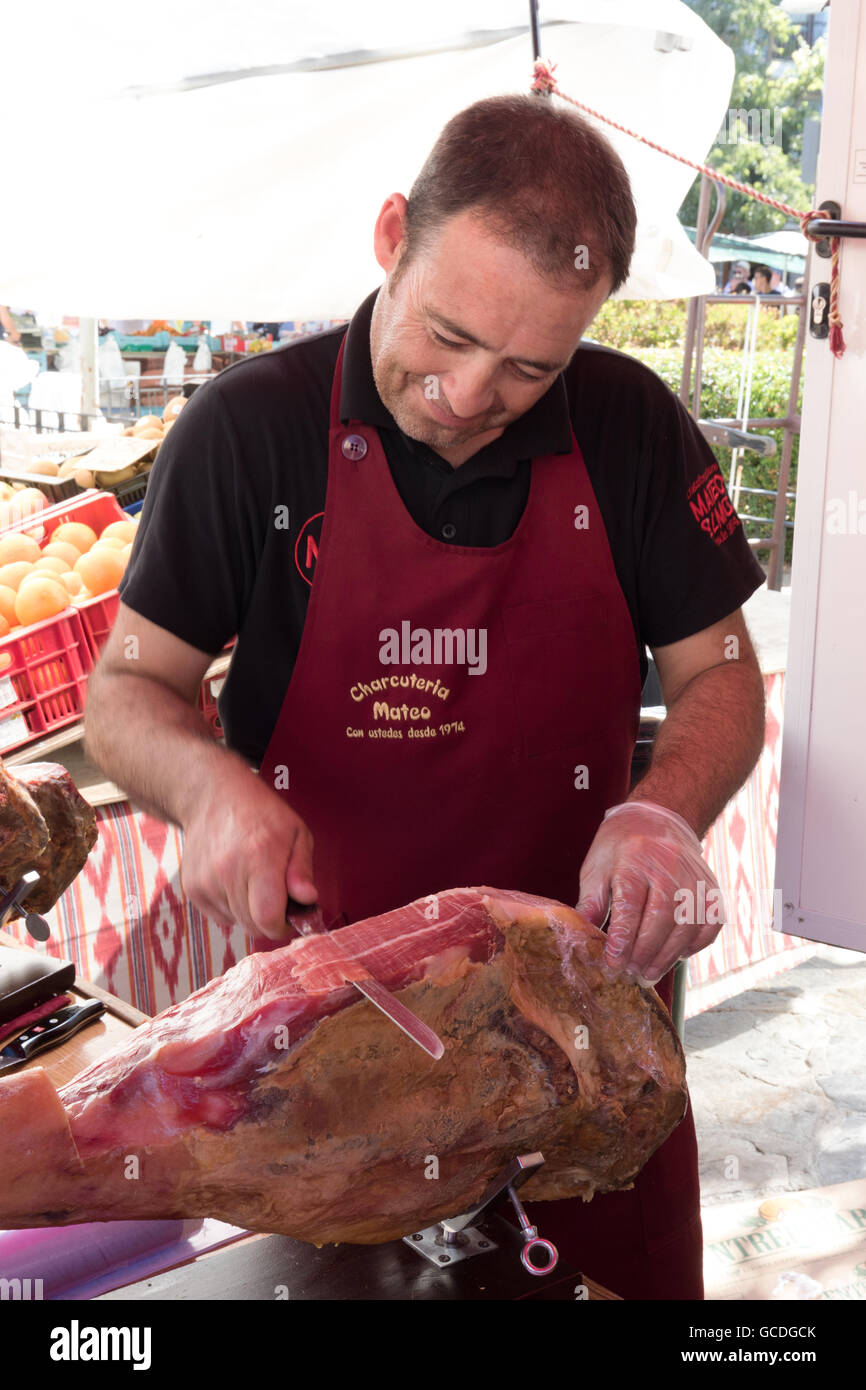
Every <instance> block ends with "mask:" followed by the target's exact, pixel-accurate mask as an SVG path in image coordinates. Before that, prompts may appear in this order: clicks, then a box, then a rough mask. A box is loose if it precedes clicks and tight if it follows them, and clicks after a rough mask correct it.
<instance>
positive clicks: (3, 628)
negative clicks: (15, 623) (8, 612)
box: [0, 613, 9, 637]
mask: <svg viewBox="0 0 866 1390" xmlns="http://www.w3.org/2000/svg"><path fill="white" fill-rule="evenodd" d="M8 636H9V624H8V623H7V621H6V619H5V618H4V617H3V615H2V613H0V637H8Z"/></svg>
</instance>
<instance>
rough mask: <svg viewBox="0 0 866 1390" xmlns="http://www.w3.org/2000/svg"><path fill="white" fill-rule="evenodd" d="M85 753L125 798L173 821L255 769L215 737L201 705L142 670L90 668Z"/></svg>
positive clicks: (180, 821) (182, 819)
mask: <svg viewBox="0 0 866 1390" xmlns="http://www.w3.org/2000/svg"><path fill="white" fill-rule="evenodd" d="M84 733H85V747H86V752H87V754H88V756H89V757H90V758H91V759H92V760H93V762H95V763H96V764H97V765H98V766H99V767H100V768H101V769H102V771H103V772H104V773H105V774H106V776H108V777H110V778H111V779H112V781H114V782H116V783H117V785H118V786H119V787H120V788H121V789H122V790H123V791H125V792H127V793H128V795H129V797H130V799H131V800H132V801H134V802H135V803H136V805H138V806H140V807H141V808H142V809H143V810H145V811H149V812H150V814H151V815H155V816H158V817H159V818H160V819H161V820H166V821H171V822H172V823H173V824H175V825H181V826H182V825H184V824H186V823H187V821H188V819H189V817H190V815H191V813H192V811H193V810H194V809H195V807H196V806H197V805H200V804H201V803H202V801H203V799H205V798H206V797H209V796H213V794H214V788H215V787H216V786H220V787H222V788H224V790H225V794H226V795H230V794H231V792H230V787H231V784H232V782H233V781H234V779H236V778H238V777H241V778H243V777H249V776H251V775H252V773H251V772H250V770H249V768H248V767H247V764H246V763H245V762H244V761H243V759H242V758H241V757H239V756H238V754H236V753H233V752H231V751H229V750H228V749H227V748H226V747H225V746H224V745H223V744H222V743H220V741H219V740H218V739H216V738H215V737H214V735H213V733H212V731H211V729H210V728H209V726H208V723H207V720H206V719H205V718H204V716H203V715H202V713H201V711H200V710H198V709H196V708H194V707H193V706H192V705H189V704H187V702H186V701H185V700H184V699H182V698H181V696H180V695H178V694H177V693H176V692H175V691H173V690H170V689H169V688H168V687H167V686H165V685H163V684H161V682H159V681H155V680H151V679H149V678H148V677H147V676H133V675H126V674H124V675H114V674H110V673H100V672H99V671H98V670H97V671H95V672H94V673H93V675H92V676H91V677H90V680H89V682H88V690H87V707H86V712H85V730H84Z"/></svg>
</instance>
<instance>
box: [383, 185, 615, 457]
mask: <svg viewBox="0 0 866 1390" xmlns="http://www.w3.org/2000/svg"><path fill="white" fill-rule="evenodd" d="M389 205H390V209H389ZM401 205H402V206H401ZM404 207H405V200H402V199H401V200H398V199H397V197H396V195H395V198H394V199H389V201H388V203H386V205H385V208H383V210H382V213H381V214H380V218H379V222H377V228H376V251H377V256H378V258H379V261H380V264H381V265H383V267H384V268H385V269H386V270H387V271H389V273H390V272H391V271H392V270H393V267H394V266H395V265H396V264H397V262H398V259H399V253H400V238H401V235H402V233H401V228H402V208H404ZM582 275H583V276H584V279H586V271H582V270H579V269H575V271H574V288H573V289H568V288H564V289H558V288H556V287H553V286H551V285H549V284H548V283H547V282H546V281H543V280H541V279H539V277H538V276H537V275H536V273H535V271H534V270H533V269H532V267H531V265H530V264H529V262H528V261H527V260H526V259H525V257H523V256H522V255H521V254H520V252H518V251H515V250H512V249H511V248H510V247H508V246H505V245H503V243H502V242H500V241H497V240H495V239H494V238H493V237H492V236H491V235H490V234H489V233H487V232H485V231H484V229H483V227H482V226H481V224H480V222H479V220H478V218H477V217H476V216H474V215H473V214H472V213H460V214H458V215H457V216H456V217H453V218H451V219H450V221H449V222H448V223H447V224H446V225H445V227H444V229H443V231H442V232H441V233H440V235H439V237H438V238H437V239H436V240H435V242H433V243H432V244H431V245H430V246H429V247H428V248H427V249H426V251H424V252H419V254H418V255H417V257H416V258H415V259H414V260H412V261H411V262H410V263H409V265H408V266H407V267H406V268H405V270H404V271H403V272H402V274H401V275H400V277H399V278H398V280H397V284H396V285H395V286H393V292H392V284H391V280H390V278H389V280H388V281H386V283H385V285H384V286H383V288H382V290H381V292H380V293H379V295H378V297H377V299H376V305H375V309H374V313H373V321H372V325H371V334H370V349H371V356H372V363H373V376H374V379H375V382H376V387H377V389H378V392H379V395H380V396H381V398H382V401H383V402H384V404H385V406H386V407H387V408H388V410H389V411H390V412H391V414H392V415H393V417H394V419H395V420H396V422H397V424H398V426H399V427H400V429H401V430H402V431H403V432H404V434H407V435H409V436H410V437H411V438H412V439H418V440H421V441H422V442H423V443H424V444H427V445H429V446H430V448H432V449H435V450H436V451H437V452H438V453H440V454H441V455H442V456H443V457H444V458H446V459H447V460H448V461H449V462H450V463H451V464H452V465H453V466H455V467H456V466H457V465H459V464H460V463H463V462H465V460H466V459H467V458H469V457H470V456H471V455H472V454H473V453H476V452H477V451H478V450H479V449H480V448H483V446H484V445H485V444H488V443H490V441H491V440H493V439H496V438H497V437H498V436H499V435H500V434H502V432H503V430H504V429H505V428H506V426H507V425H509V424H510V423H511V422H512V420H516V419H518V417H519V416H521V415H523V414H525V412H526V411H527V410H529V408H530V407H531V406H532V405H534V404H535V402H536V401H537V400H538V399H539V397H540V396H543V395H544V393H545V391H547V390H549V388H550V386H551V385H552V384H553V382H554V381H555V379H556V376H557V374H558V372H560V371H561V370H562V369H563V368H564V367H565V366H567V365H568V362H569V360H570V358H571V357H572V355H573V353H574V351H575V349H576V348H577V345H578V343H579V342H580V339H581V336H582V334H583V333H584V332H585V330H586V329H587V327H588V326H589V324H590V323H591V322H592V320H593V319H594V318H595V315H596V314H597V313H598V311H599V309H600V308H601V306H602V304H603V303H604V301H605V299H606V298H607V295H608V292H609V289H610V284H611V279H610V276H609V275H608V274H607V273H605V274H604V275H603V276H602V277H601V278H600V280H599V282H598V283H597V284H596V286H595V288H594V289H592V290H587V289H586V288H585V286H584V285H582V284H581V276H582Z"/></svg>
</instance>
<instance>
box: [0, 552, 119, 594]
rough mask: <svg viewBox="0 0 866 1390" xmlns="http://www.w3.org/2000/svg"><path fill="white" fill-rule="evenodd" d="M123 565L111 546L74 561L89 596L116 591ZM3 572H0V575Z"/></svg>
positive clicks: (76, 572)
mask: <svg viewBox="0 0 866 1390" xmlns="http://www.w3.org/2000/svg"><path fill="white" fill-rule="evenodd" d="M124 568H125V566H124V563H123V560H122V559H121V557H120V551H119V550H118V551H115V549H114V547H113V546H107V545H106V546H101V547H100V548H99V549H98V550H90V551H88V553H87V554H86V555H82V556H81V558H80V559H79V560H76V561H75V571H74V572H75V574H78V575H80V576H81V582H82V583H83V584H84V585H86V587H87V588H88V589H89V590H90V592H91V594H104V593H106V592H107V591H108V590H109V589H116V588H117V586H118V584H119V582H120V580H121V577H122V575H123V571H124ZM2 573H3V571H2V570H0V575H2Z"/></svg>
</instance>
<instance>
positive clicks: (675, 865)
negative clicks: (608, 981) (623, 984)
mask: <svg viewBox="0 0 866 1390" xmlns="http://www.w3.org/2000/svg"><path fill="white" fill-rule="evenodd" d="M700 883H703V885H704V887H703V891H701V889H700V888H699V886H698V885H699V884H700ZM707 902H708V903H709V907H708V908H707V909H706V910H705V911H704V912H700V911H698V910H697V908H698V907H699V906H703V905H704V904H705V903H707ZM609 903H610V909H611V910H610V923H609V926H608V932H607V946H606V948H605V953H604V960H605V964H606V965H608V966H609V967H610V968H611V969H612V970H614V971H616V972H617V973H619V972H620V971H628V972H629V973H634V974H638V975H640V976H642V977H643V979H645V980H647V981H649V983H650V984H655V983H656V982H657V981H658V980H660V979H661V978H662V976H663V975H666V974H667V972H668V971H669V970H670V969H671V967H672V966H673V965H675V964H676V962H677V961H678V960H680V959H681V958H682V957H683V956H691V955H694V954H695V952H696V951H702V950H703V948H704V947H705V946H709V944H710V942H711V941H713V940H714V938H715V937H716V936H717V935H718V933H719V931H720V930H721V928H722V925H723V923H724V911H723V910H722V907H721V894H720V893H719V886H718V883H717V881H716V879H715V878H714V877H713V875H712V873H711V872H710V869H709V867H708V866H707V864H706V862H705V860H704V859H703V857H702V855H701V844H700V841H699V840H698V837H697V835H696V834H695V833H694V831H693V830H692V829H691V827H690V826H689V825H688V824H687V822H686V821H684V820H683V819H682V817H681V816H678V815H677V814H676V813H675V812H673V811H669V810H668V809H667V808H666V807H655V806H653V805H652V803H648V802H645V801H643V802H642V801H630V802H625V803H624V804H623V805H622V806H617V807H614V808H612V810H610V811H608V812H607V814H606V816H605V818H604V820H603V821H602V823H601V825H600V826H599V828H598V831H597V832H596V836H595V839H594V840H593V842H592V844H591V845H590V847H589V850H588V852H587V855H586V858H585V859H584V861H583V864H582V866H581V871H580V901H579V903H578V904H577V910H578V911H579V912H582V913H583V915H584V916H585V917H588V918H589V919H590V921H592V922H594V923H595V924H596V926H601V924H602V923H603V922H604V919H605V917H606V915H607V910H608V904H609ZM701 916H703V917H705V918H706V919H708V920H705V921H704V922H701V921H698V920H696V919H697V918H699V917H701Z"/></svg>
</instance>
